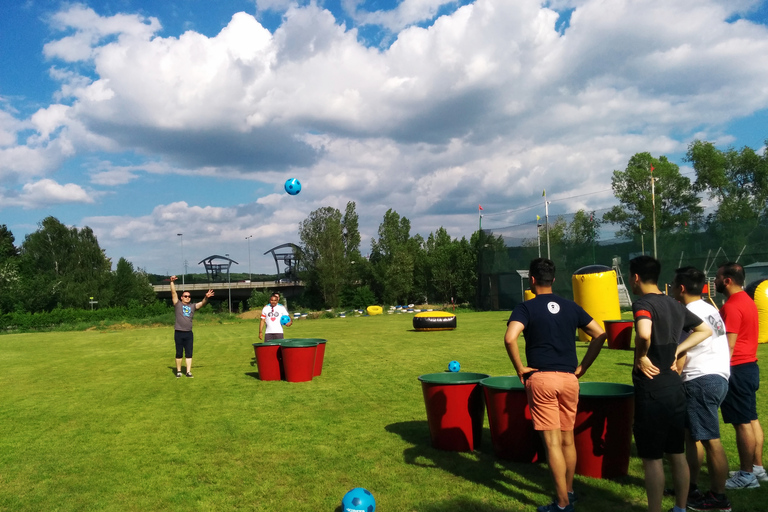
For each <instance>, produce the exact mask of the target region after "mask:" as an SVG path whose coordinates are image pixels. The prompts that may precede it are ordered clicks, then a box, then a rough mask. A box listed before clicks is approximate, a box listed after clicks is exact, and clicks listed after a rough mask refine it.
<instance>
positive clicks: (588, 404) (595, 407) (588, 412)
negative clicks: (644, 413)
mask: <svg viewBox="0 0 768 512" xmlns="http://www.w3.org/2000/svg"><path fill="white" fill-rule="evenodd" d="M634 415H635V394H634V388H633V387H632V386H630V385H627V384H613V383H609V382H582V383H580V390H579V406H578V408H577V409H576V425H575V427H574V430H573V433H574V440H575V444H576V473H577V474H579V475H583V476H590V477H593V478H616V477H619V476H626V475H627V472H628V471H629V454H630V449H631V447H632V422H633V420H634Z"/></svg>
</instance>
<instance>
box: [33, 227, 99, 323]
mask: <svg viewBox="0 0 768 512" xmlns="http://www.w3.org/2000/svg"><path fill="white" fill-rule="evenodd" d="M111 266H112V264H111V262H110V260H109V258H107V257H106V255H105V254H104V251H103V250H102V249H101V247H99V242H98V240H97V239H96V236H95V235H94V234H93V231H92V230H91V228H89V227H88V226H86V227H84V228H82V229H77V228H75V227H71V228H70V227H67V226H65V225H64V224H62V223H61V222H59V220H58V219H56V218H55V217H46V218H45V219H43V221H42V222H41V223H40V224H39V228H38V230H37V231H35V232H34V233H30V234H29V235H27V236H26V237H25V238H24V243H23V244H22V246H21V264H20V269H21V274H22V288H23V290H22V293H23V295H24V299H23V300H24V301H25V302H26V305H25V309H27V310H28V311H40V310H48V309H51V308H52V307H54V306H57V305H59V306H61V307H65V308H66V307H79V308H85V307H87V305H88V301H89V297H97V299H96V300H98V301H99V302H102V303H107V304H108V303H109V301H110V299H111V291H110V286H109V285H110V281H111Z"/></svg>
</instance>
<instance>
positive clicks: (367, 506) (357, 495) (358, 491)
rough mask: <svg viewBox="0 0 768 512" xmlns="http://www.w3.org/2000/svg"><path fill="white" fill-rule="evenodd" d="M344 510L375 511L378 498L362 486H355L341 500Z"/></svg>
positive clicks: (351, 511)
mask: <svg viewBox="0 0 768 512" xmlns="http://www.w3.org/2000/svg"><path fill="white" fill-rule="evenodd" d="M341 510H342V512H373V511H374V510H376V500H375V499H373V494H371V491H369V490H367V489H363V488H362V487H355V488H354V489H352V490H351V491H349V492H348V493H347V494H345V495H344V498H343V499H342V500H341Z"/></svg>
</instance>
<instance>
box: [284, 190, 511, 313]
mask: <svg viewBox="0 0 768 512" xmlns="http://www.w3.org/2000/svg"><path fill="white" fill-rule="evenodd" d="M299 238H300V239H301V254H300V259H299V276H300V278H301V280H302V281H303V282H304V285H305V290H304V295H303V297H302V299H301V301H302V302H303V303H304V304H305V305H306V306H308V307H318V308H319V307H353V308H361V307H366V306H369V305H371V304H409V303H419V304H421V303H431V304H446V303H450V302H452V301H453V302H455V303H457V304H462V303H470V304H472V305H474V304H475V303H476V301H477V296H476V295H477V293H476V290H477V286H476V285H477V268H478V267H477V261H478V260H477V255H478V253H479V249H480V247H482V246H488V245H493V246H494V247H496V248H497V249H499V250H503V248H504V241H503V239H502V238H501V237H495V238H494V237H491V236H488V235H486V234H484V233H483V232H482V231H477V232H475V233H473V234H472V236H471V237H470V239H469V240H467V239H466V237H462V238H461V239H458V238H452V237H451V236H450V235H449V234H448V232H447V231H446V230H445V229H444V228H443V227H440V228H439V229H438V230H437V231H435V232H433V233H430V234H429V236H428V237H427V238H426V239H425V238H424V237H422V236H421V235H420V234H415V235H412V234H411V221H410V220H408V218H407V217H403V216H400V214H398V213H397V212H396V211H395V210H393V209H389V210H387V212H386V213H385V214H384V218H383V219H382V221H381V224H380V225H379V229H378V236H377V237H375V238H373V239H372V240H371V252H370V255H368V257H363V255H362V254H361V252H360V242H361V239H360V232H359V229H358V215H357V211H356V204H355V202H354V201H350V202H348V203H347V206H346V209H345V211H344V213H343V214H342V213H341V211H339V210H338V209H336V208H332V207H329V206H326V207H323V208H319V209H317V210H315V211H313V212H311V213H310V214H309V216H308V217H307V218H306V219H305V220H304V221H303V222H302V223H301V224H300V226H299Z"/></svg>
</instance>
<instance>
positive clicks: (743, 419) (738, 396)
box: [720, 362, 760, 425]
mask: <svg viewBox="0 0 768 512" xmlns="http://www.w3.org/2000/svg"><path fill="white" fill-rule="evenodd" d="M758 389H760V368H759V367H758V366H757V363H756V362H755V363H744V364H737V365H736V366H731V378H730V379H728V394H727V395H725V400H723V403H722V405H720V411H722V413H723V421H724V422H725V423H731V424H734V425H744V424H747V423H751V422H752V421H753V420H756V419H757V390H758Z"/></svg>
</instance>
